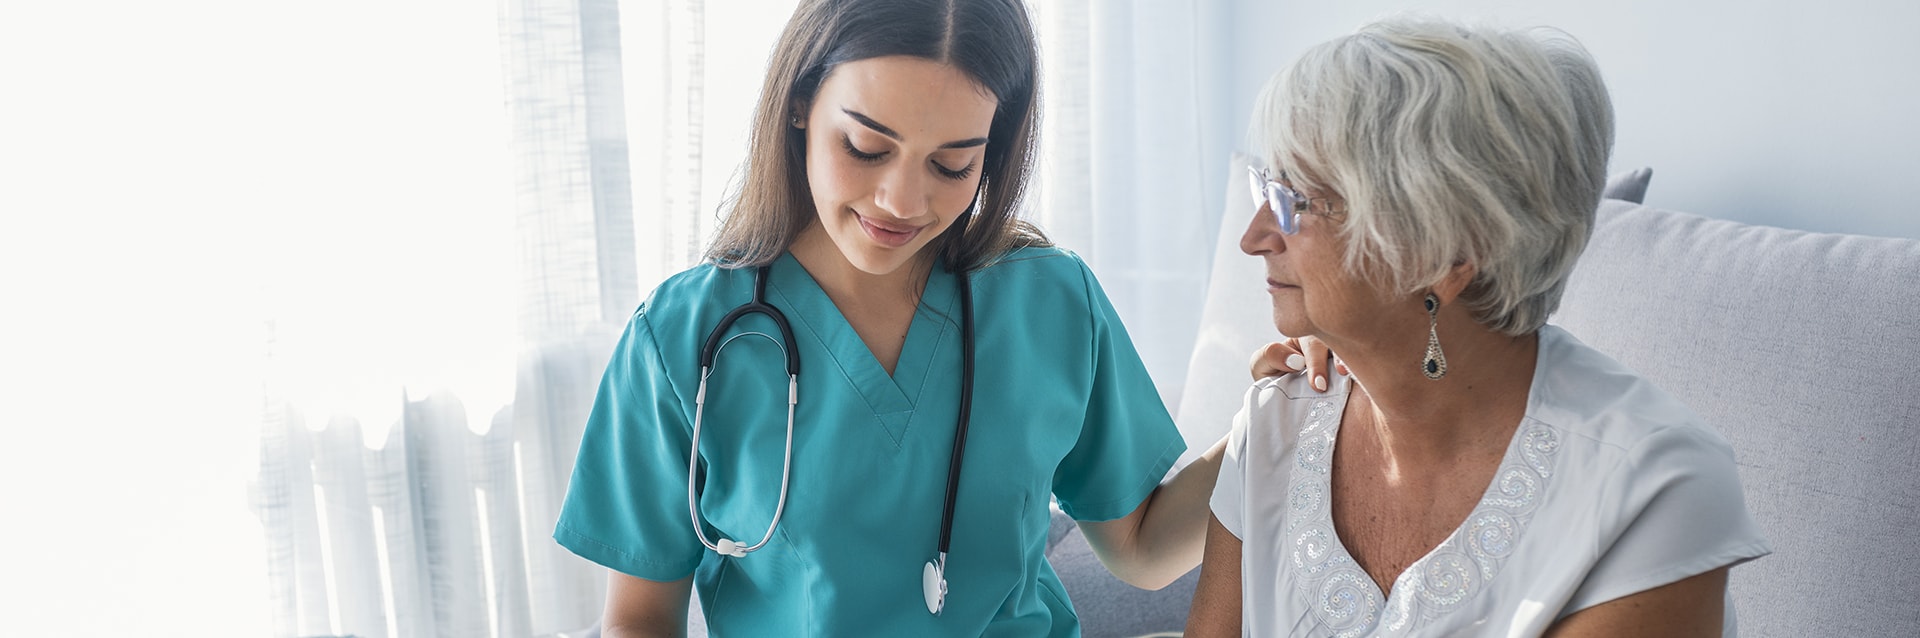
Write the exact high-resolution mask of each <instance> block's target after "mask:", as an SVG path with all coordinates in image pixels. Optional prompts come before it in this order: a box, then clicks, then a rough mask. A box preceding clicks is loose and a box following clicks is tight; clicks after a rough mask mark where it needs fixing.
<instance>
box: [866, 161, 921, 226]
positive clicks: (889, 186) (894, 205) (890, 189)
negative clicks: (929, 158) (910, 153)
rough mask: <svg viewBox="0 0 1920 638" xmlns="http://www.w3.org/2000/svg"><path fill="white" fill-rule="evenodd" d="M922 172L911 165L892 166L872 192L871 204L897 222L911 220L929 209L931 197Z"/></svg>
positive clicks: (916, 165)
mask: <svg viewBox="0 0 1920 638" xmlns="http://www.w3.org/2000/svg"><path fill="white" fill-rule="evenodd" d="M928 178H929V176H928V175H927V171H926V168H925V167H924V166H922V165H920V164H917V163H913V162H896V163H895V164H894V165H893V166H890V167H888V170H887V171H886V172H885V173H884V174H883V175H881V177H880V183H879V184H877V185H876V186H875V188H874V192H873V204H874V205H875V206H878V207H880V208H881V209H882V210H885V211H887V212H888V213H892V214H893V216H894V217H896V218H899V219H914V218H917V217H920V216H922V215H925V214H926V213H927V210H929V208H930V202H929V201H928V200H929V198H930V197H931V195H932V193H931V192H930V189H929V188H928V185H927V179H928Z"/></svg>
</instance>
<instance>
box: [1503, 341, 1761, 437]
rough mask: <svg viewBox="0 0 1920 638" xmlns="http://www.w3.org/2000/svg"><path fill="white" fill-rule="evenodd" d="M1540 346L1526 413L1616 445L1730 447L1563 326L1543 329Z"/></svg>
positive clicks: (1684, 410) (1657, 389)
mask: <svg viewBox="0 0 1920 638" xmlns="http://www.w3.org/2000/svg"><path fill="white" fill-rule="evenodd" d="M1540 349H1541V353H1540V367H1539V369H1537V370H1536V371H1535V374H1536V375H1537V376H1538V377H1539V379H1538V382H1537V383H1536V384H1535V386H1534V391H1535V393H1536V396H1534V397H1532V398H1530V400H1529V401H1528V403H1529V405H1528V408H1527V413H1528V416H1529V418H1532V419H1534V420H1535V421H1539V422H1543V423H1545V424H1547V425H1551V426H1553V427H1555V428H1556V429H1559V430H1561V431H1563V432H1564V433H1565V434H1567V435H1570V436H1574V437H1578V438H1581V439H1586V440H1590V441H1593V442H1595V443H1598V444H1600V445H1602V446H1604V447H1609V448H1614V449H1621V450H1631V449H1635V448H1642V447H1645V446H1647V445H1649V444H1651V443H1653V442H1656V441H1657V442H1661V444H1663V445H1673V444H1678V443H1681V442H1692V443H1694V444H1698V445H1700V446H1703V447H1707V448H1714V449H1719V450H1730V449H1731V448H1730V447H1729V446H1728V445H1727V443H1726V441H1725V439H1723V438H1722V437H1721V436H1720V434H1719V433H1718V432H1716V431H1715V430H1714V429H1713V428H1712V426H1710V425H1708V424H1707V423H1706V422H1705V421H1703V420H1702V419H1701V418H1700V417H1699V416H1698V415H1697V414H1695V413H1694V412H1693V410H1692V409H1690V408H1688V407H1687V406H1686V404H1685V403H1682V402H1681V401H1680V400H1679V399H1678V398H1676V397H1674V396H1673V395H1672V394H1669V393H1667V392H1666V391H1665V390H1663V389H1661V388H1660V387H1659V386H1657V385H1654V383H1653V382H1652V381H1650V380H1648V379H1647V378H1646V377H1643V376H1640V374H1639V373H1637V372H1634V371H1633V369H1632V368H1629V367H1627V366H1626V365H1625V364H1622V363H1620V362H1619V361H1616V360H1614V359H1613V358H1612V357H1610V356H1607V355H1606V354H1605V353H1603V352H1600V351H1599V350H1596V349H1594V348H1592V347H1590V346H1588V345H1586V344H1585V343H1582V342H1580V340H1579V339H1577V338H1575V337H1573V335H1571V334H1568V333H1567V332H1566V331H1564V330H1561V329H1559V328H1558V327H1555V326H1547V327H1546V328H1544V329H1542V331H1541V339H1540Z"/></svg>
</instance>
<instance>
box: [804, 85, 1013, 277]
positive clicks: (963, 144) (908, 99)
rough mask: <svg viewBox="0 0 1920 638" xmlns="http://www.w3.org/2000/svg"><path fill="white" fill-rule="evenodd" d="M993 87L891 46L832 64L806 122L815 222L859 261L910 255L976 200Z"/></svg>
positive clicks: (858, 264) (879, 268) (872, 267)
mask: <svg viewBox="0 0 1920 638" xmlns="http://www.w3.org/2000/svg"><path fill="white" fill-rule="evenodd" d="M995 107H996V100H995V99H994V96H993V95H992V94H990V93H988V92H987V91H986V90H985V89H983V88H981V87H980V85H979V84H977V83H975V82H974V81H973V79H972V78H970V77H968V76H967V75H966V74H965V73H963V72H961V71H960V70H959V69H955V68H954V67H952V66H948V65H946V64H942V63H939V62H934V61H930V60H926V59H922V58H916V57H909V56H889V57H881V58H868V59H865V60H859V61H856V62H848V63H845V64H842V65H840V66H839V67H837V68H835V69H834V71H833V72H832V73H831V74H829V75H828V76H827V78H826V80H825V81H823V82H822V83H821V84H820V90H819V92H818V93H817V94H816V95H815V97H814V100H813V104H812V105H811V106H810V107H809V108H808V110H807V112H806V114H805V115H804V119H803V121H802V122H801V125H802V126H804V127H805V128H806V129H807V186H808V188H809V189H810V190H811V191H812V194H813V205H814V209H815V210H817V211H818V212H819V219H818V220H817V223H818V224H819V225H820V226H821V229H822V230H825V231H826V233H827V236H828V237H830V238H832V240H833V243H834V245H835V246H837V247H838V248H839V249H840V253H841V254H843V255H845V256H846V258H847V261H849V262H851V263H852V265H853V266H854V267H855V268H858V269H860V270H862V271H865V272H867V273H869V274H875V275H885V274H889V273H892V272H894V271H896V270H898V269H899V268H900V267H901V266H903V265H906V264H907V263H908V262H910V261H912V260H913V258H914V256H915V255H917V254H919V252H920V250H921V249H922V248H925V247H926V246H927V244H928V242H931V241H933V238H935V237H938V236H940V233H941V232H943V231H945V230H946V229H947V227H948V226H951V225H952V224H953V222H954V220H955V219H957V218H959V216H960V214H961V213H962V212H965V211H966V210H967V206H968V204H971V203H972V202H973V197H974V194H975V193H976V192H977V188H978V186H979V184H980V168H981V166H980V164H981V162H982V161H983V160H982V158H983V156H984V152H985V150H986V145H987V132H988V130H989V129H990V128H991V126H992V124H993V112H994V109H995Z"/></svg>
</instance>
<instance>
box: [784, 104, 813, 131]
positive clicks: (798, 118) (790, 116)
mask: <svg viewBox="0 0 1920 638" xmlns="http://www.w3.org/2000/svg"><path fill="white" fill-rule="evenodd" d="M812 110H813V109H811V108H808V105H807V104H805V103H803V102H800V101H798V100H796V101H794V103H793V108H790V109H787V126H791V127H793V128H797V129H805V128H807V113H808V112H809V111H812Z"/></svg>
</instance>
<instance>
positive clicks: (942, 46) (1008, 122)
mask: <svg viewBox="0 0 1920 638" xmlns="http://www.w3.org/2000/svg"><path fill="white" fill-rule="evenodd" d="M893 55H908V56H913V57H917V58H923V59H927V60H933V61H936V62H941V63H944V64H949V65H952V66H953V67H954V68H956V69H959V70H960V71H961V72H962V73H965V74H966V75H967V76H968V77H971V78H972V79H973V80H974V81H975V82H977V83H979V84H980V86H981V87H982V88H984V89H986V90H987V91H989V92H991V93H992V94H993V96H994V98H995V99H996V100H997V101H998V105H997V107H996V108H995V110H994V114H993V123H992V125H991V127H990V128H989V129H988V133H987V145H986V148H985V158H984V159H983V161H982V163H981V174H980V196H979V198H978V203H977V204H976V205H975V206H974V208H973V209H972V212H971V213H970V214H969V215H967V216H965V217H962V218H961V219H960V220H959V221H957V222H955V223H954V224H953V226H952V227H950V228H948V229H947V230H946V232H944V233H941V235H940V236H939V237H937V238H935V239H934V241H933V242H932V243H931V244H929V245H928V248H927V249H928V250H935V251H942V252H941V253H940V254H942V255H943V256H944V257H945V258H946V263H947V266H948V268H950V269H953V270H956V271H960V272H965V271H969V270H973V269H975V268H979V267H980V266H982V265H985V264H986V263H989V262H991V261H992V260H993V259H995V258H997V257H999V256H1000V255H1003V254H1005V253H1006V252H1007V251H1009V250H1012V249H1014V248H1018V247H1021V246H1044V245H1047V244H1048V242H1047V239H1046V237H1045V236H1044V235H1042V234H1041V233H1040V231H1039V229H1037V228H1034V227H1033V226H1032V225H1031V224H1028V223H1026V222H1025V221H1023V220H1021V219H1019V218H1018V217H1017V215H1016V207H1017V206H1019V204H1020V201H1021V199H1022V197H1023V196H1024V194H1025V192H1026V188H1027V180H1028V179H1029V177H1030V175H1031V174H1032V172H1033V149H1034V147H1035V146H1036V145H1037V142H1036V139H1035V136H1036V133H1037V128H1036V124H1035V117H1036V115H1037V114H1036V111H1037V106H1036V103H1037V100H1036V95H1035V92H1036V87H1035V82H1036V78H1037V77H1038V69H1037V67H1036V64H1037V62H1036V58H1037V49H1036V46H1035V42H1034V36H1033V25H1032V20H1031V19H1030V18H1029V16H1028V15H1027V10H1026V6H1025V5H1024V4H1023V3H1022V2H1021V0H804V1H803V2H801V3H800V6H799V8H797V9H795V10H794V13H793V17H792V19H790V20H788V21H787V27H786V30H785V31H784V32H783V33H781V35H780V41H779V42H778V43H777V44H776V45H775V46H774V50H773V55H772V57H771V58H770V60H769V62H768V68H767V78H766V83H765V84H764V85H763V86H762V87H761V90H760V102H759V105H758V107H757V108H756V109H755V111H754V118H753V129H752V131H751V133H750V136H749V141H748V150H747V159H746V165H745V170H744V171H743V173H742V177H741V180H740V185H739V190H738V192H737V193H735V194H734V195H733V196H732V197H730V198H728V200H727V202H726V203H725V204H722V206H721V209H722V211H723V212H724V213H725V217H724V218H723V219H722V220H721V223H720V230H719V233H718V235H717V236H716V237H715V238H714V240H713V244H712V245H710V246H709V247H708V248H707V254H706V258H707V260H709V261H711V262H713V263H715V264H718V265H720V266H721V267H726V268H743V267H751V266H760V265H765V264H768V263H771V262H772V261H773V260H774V259H776V258H778V257H779V256H780V254H781V253H783V252H785V251H786V250H787V247H788V246H790V245H792V244H793V241H794V239H795V238H796V237H798V236H799V234H800V231H801V229H803V228H805V227H806V226H807V224H808V222H810V221H811V220H812V219H813V218H814V217H815V215H816V212H815V211H814V206H813V197H812V194H811V191H810V190H809V189H808V187H807V173H806V132H805V131H804V130H802V129H799V128H795V127H793V126H791V124H790V119H791V116H792V114H793V113H794V112H795V111H796V109H797V110H799V111H800V112H805V110H806V107H807V106H808V105H810V104H811V103H812V100H813V97H814V94H815V92H816V91H818V90H819V88H820V84H821V82H823V81H825V79H826V77H827V75H828V74H831V73H832V72H833V70H834V68H835V67H837V66H839V65H841V64H845V63H848V62H855V61H859V60H865V59H869V58H877V57H884V56H893Z"/></svg>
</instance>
